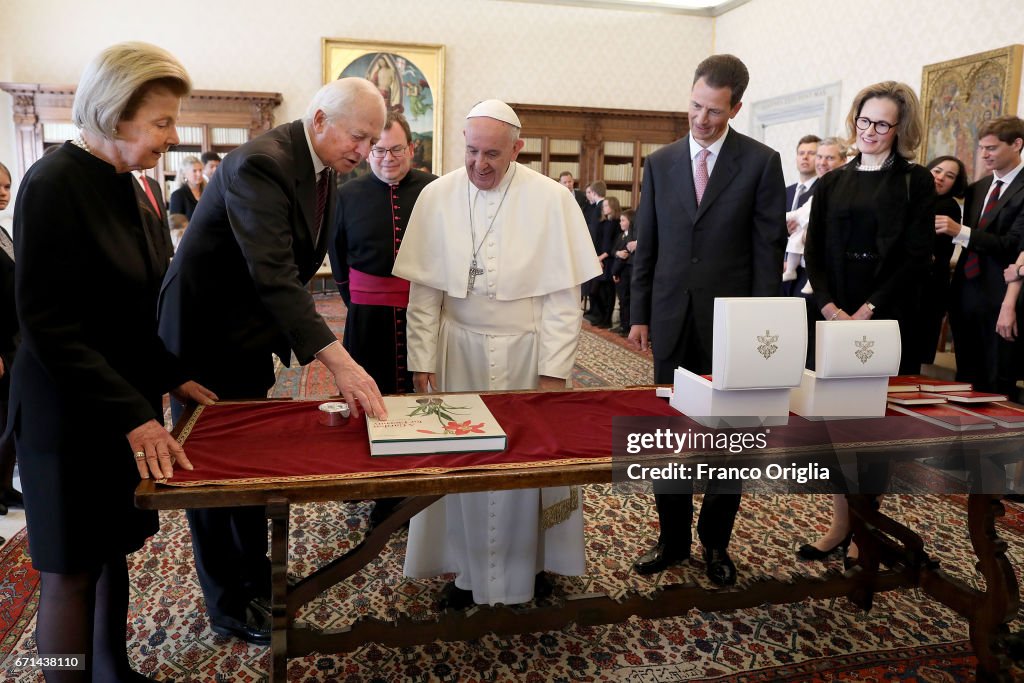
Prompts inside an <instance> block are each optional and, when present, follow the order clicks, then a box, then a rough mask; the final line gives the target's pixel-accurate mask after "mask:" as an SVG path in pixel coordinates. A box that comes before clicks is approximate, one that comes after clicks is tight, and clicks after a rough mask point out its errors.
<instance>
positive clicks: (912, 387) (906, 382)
mask: <svg viewBox="0 0 1024 683" xmlns="http://www.w3.org/2000/svg"><path fill="white" fill-rule="evenodd" d="M919 388H920V387H919V385H918V383H917V382H916V381H915V380H914V379H912V378H911V377H907V376H904V375H897V376H895V377H890V378H889V389H888V391H889V393H893V392H905V391H917V390H918V389H919Z"/></svg>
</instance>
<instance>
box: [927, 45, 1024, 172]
mask: <svg viewBox="0 0 1024 683" xmlns="http://www.w3.org/2000/svg"><path fill="white" fill-rule="evenodd" d="M1022 53H1024V46H1022V45H1009V46H1007V47H1004V48H1000V49H998V50H989V51H988V52H980V53H978V54H974V55H969V56H967V57H961V58H959V59H952V60H949V61H946V62H939V63H937V64H928V65H927V66H925V67H924V68H923V70H922V72H921V107H922V108H923V109H924V140H923V141H922V144H921V153H920V160H921V163H927V162H928V161H929V160H931V159H933V158H935V157H937V156H942V155H945V154H949V155H951V156H955V157H957V158H958V159H960V160H961V161H963V162H964V166H966V168H967V178H968V179H969V180H974V179H976V178H978V177H980V176H981V175H984V172H983V171H982V170H981V164H980V158H979V157H978V152H977V149H978V129H979V128H980V127H981V126H982V124H983V123H984V122H985V121H987V120H988V119H991V118H995V117H997V116H1003V115H1009V114H1016V113H1017V98H1018V96H1019V94H1020V92H1019V91H1020V75H1021V55H1022Z"/></svg>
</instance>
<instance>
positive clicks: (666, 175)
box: [629, 129, 787, 360]
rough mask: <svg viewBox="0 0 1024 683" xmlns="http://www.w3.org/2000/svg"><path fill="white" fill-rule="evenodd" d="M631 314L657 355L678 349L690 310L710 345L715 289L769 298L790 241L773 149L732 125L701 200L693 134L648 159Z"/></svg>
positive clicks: (778, 165) (779, 169)
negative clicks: (692, 157) (696, 181)
mask: <svg viewBox="0 0 1024 683" xmlns="http://www.w3.org/2000/svg"><path fill="white" fill-rule="evenodd" d="M644 166H645V168H644V176H643V188H642V191H641V193H640V207H639V209H638V211H637V215H636V225H637V230H636V235H637V243H636V251H635V252H634V254H633V259H632V260H633V281H632V285H631V290H632V301H631V308H630V318H629V320H630V322H631V323H632V324H634V325H636V324H640V325H650V328H651V329H650V332H651V337H652V338H653V339H654V340H655V344H654V355H655V357H656V358H658V359H660V360H665V359H667V358H668V357H669V356H670V355H671V354H672V352H673V350H674V349H675V347H676V345H677V343H678V341H679V337H680V335H681V334H682V331H683V323H684V321H685V320H686V316H687V314H688V312H689V311H690V309H692V314H693V318H694V320H695V322H696V325H697V331H698V333H699V335H700V337H701V339H702V340H703V343H704V344H706V345H708V346H709V347H710V344H711V333H712V328H713V325H712V323H713V316H714V301H715V297H720V296H775V295H776V294H778V291H779V282H780V281H781V279H782V257H783V253H784V249H785V244H786V237H787V235H786V219H785V217H786V207H785V205H784V202H785V192H784V190H785V185H784V181H783V179H782V162H781V161H780V159H779V153H778V152H776V151H775V150H773V149H771V148H770V147H767V146H765V145H763V144H761V143H760V142H757V141H756V140H753V139H751V138H749V137H747V136H745V135H742V134H740V133H737V132H736V131H735V130H731V129H730V130H729V134H728V136H727V137H726V138H725V142H724V143H723V144H722V149H721V153H720V155H719V158H718V159H717V160H716V162H715V166H714V170H713V171H712V173H711V178H710V179H709V180H708V186H707V188H706V189H705V190H704V197H703V199H702V201H701V203H700V207H699V208H698V206H697V195H696V192H695V190H694V187H693V171H692V163H691V160H690V139H689V136H687V137H685V138H683V139H682V140H678V141H676V142H674V143H672V144H671V145H668V146H666V147H662V148H661V149H659V150H658V151H656V152H654V153H653V154H651V155H650V156H649V157H647V161H646V162H645V163H644Z"/></svg>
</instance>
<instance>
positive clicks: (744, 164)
mask: <svg viewBox="0 0 1024 683" xmlns="http://www.w3.org/2000/svg"><path fill="white" fill-rule="evenodd" d="M749 78H750V77H749V74H748V72H747V68H746V66H745V65H744V64H743V62H741V61H740V60H739V59H738V58H736V57H734V56H733V55H712V56H711V57H708V58H707V59H705V60H704V61H703V62H701V63H700V64H699V65H698V66H697V71H696V73H695V74H694V78H693V87H692V89H691V91H690V106H689V116H690V134H689V135H687V136H686V137H685V138H683V139H682V140H678V141H676V142H674V143H672V144H671V145H667V146H666V147H663V148H661V149H660V150H658V151H657V152H655V153H654V154H652V155H651V156H649V157H648V158H647V161H646V164H645V165H646V169H645V170H644V176H643V188H642V191H641V193H640V207H639V210H638V211H637V228H638V229H637V246H636V252H635V254H634V257H633V259H634V260H633V282H632V296H633V299H632V302H631V309H630V310H631V317H630V321H631V322H632V327H631V329H630V333H629V338H630V340H632V341H633V342H635V343H636V344H638V345H639V346H640V348H641V349H646V348H648V347H649V345H650V342H651V340H652V339H653V340H654V343H655V344H654V379H655V382H657V383H659V384H667V383H671V382H672V381H673V374H674V371H675V368H676V367H677V366H682V367H684V368H686V369H688V370H690V371H692V372H694V373H697V374H708V373H710V372H711V349H712V339H711V331H712V317H713V313H714V301H715V298H716V297H736V296H742V297H747V296H775V295H776V294H777V293H778V290H779V282H780V279H781V276H782V255H783V245H784V243H785V241H786V224H785V212H786V207H785V203H784V202H785V184H784V181H783V179H782V163H781V161H780V159H779V154H778V152H776V151H774V150H772V149H771V148H769V147H766V146H765V145H763V144H761V143H760V142H757V141H756V140H753V139H751V138H749V137H747V136H745V135H741V134H740V133H737V132H736V131H734V130H732V129H731V128H730V127H729V121H730V120H731V119H732V118H734V117H735V116H736V114H737V113H739V110H740V107H741V105H742V102H741V99H742V97H743V92H744V90H745V89H746V87H747V83H748V81H749ZM671 490H673V489H672V488H671V486H670V487H669V488H666V487H665V486H658V485H656V486H655V501H656V504H657V507H658V520H659V522H660V524H661V534H660V537H659V539H658V543H657V544H656V545H655V546H654V547H653V548H652V549H651V550H650V551H649V552H648V553H646V554H645V555H644V556H642V557H641V558H640V559H639V560H638V561H637V562H636V563H635V564H634V568H635V569H636V571H637V572H638V573H640V574H652V573H655V572H660V571H662V570H664V569H666V568H667V567H670V566H672V565H674V564H679V563H680V562H683V561H684V560H686V559H688V558H689V557H690V543H691V531H690V525H691V522H692V520H693V496H692V494H690V493H682V494H676V493H670V492H669V491H671ZM739 503H740V497H739V493H738V492H737V493H734V494H728V495H724V494H716V493H715V492H714V491H709V492H708V495H705V496H704V504H703V508H702V510H701V515H700V520H699V521H698V524H697V532H698V535H699V537H700V540H701V543H702V544H703V546H704V559H705V561H706V564H707V575H708V578H709V579H710V580H711V581H712V582H713V583H715V584H716V585H721V586H728V585H731V584H733V583H735V581H736V567H735V566H734V565H733V563H732V560H731V559H730V558H729V554H728V552H727V549H726V548H727V546H728V544H729V538H730V536H731V535H732V527H733V521H734V520H735V517H736V512H737V510H738V509H739Z"/></svg>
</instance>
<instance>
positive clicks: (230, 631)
mask: <svg viewBox="0 0 1024 683" xmlns="http://www.w3.org/2000/svg"><path fill="white" fill-rule="evenodd" d="M270 626H271V617H270V606H269V605H268V604H267V603H266V601H265V600H261V599H255V600H252V601H250V602H249V604H248V605H246V606H245V618H244V620H240V619H234V618H232V617H223V618H220V619H210V629H211V630H212V631H213V632H214V633H216V634H217V635H221V636H232V637H235V638H238V639H240V640H244V641H245V642H247V643H252V644H253V645H270Z"/></svg>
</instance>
